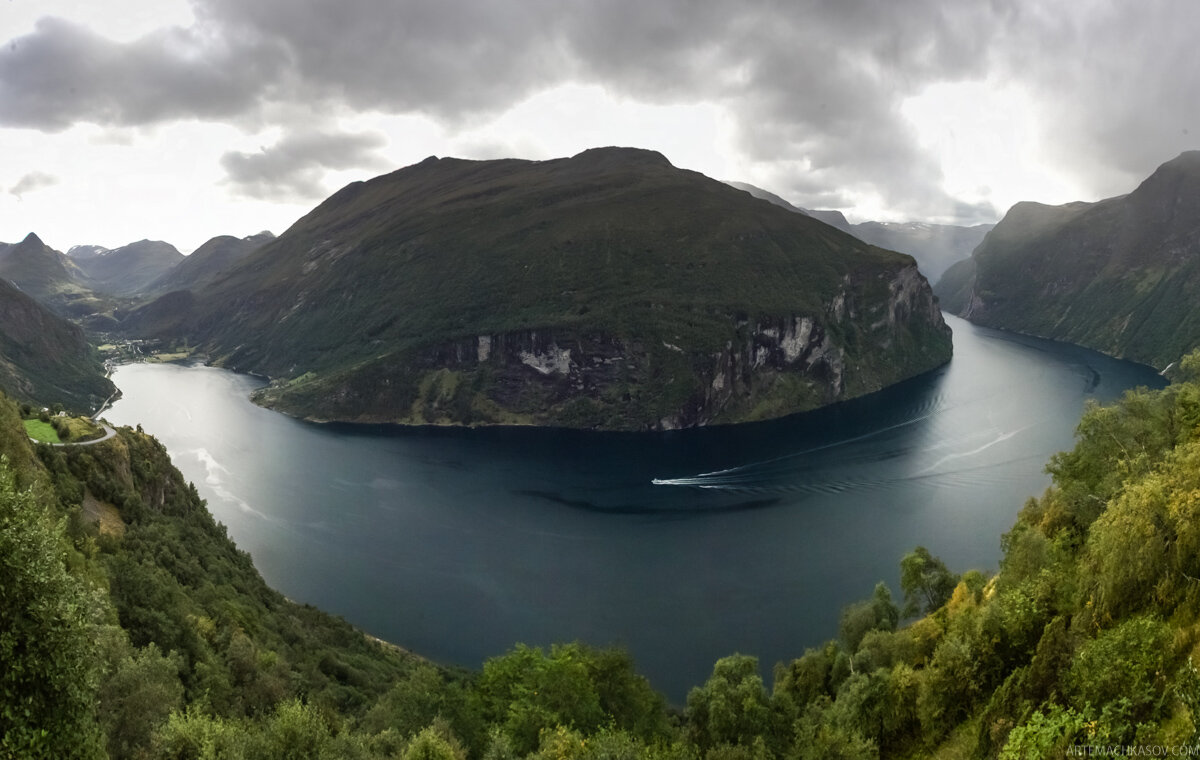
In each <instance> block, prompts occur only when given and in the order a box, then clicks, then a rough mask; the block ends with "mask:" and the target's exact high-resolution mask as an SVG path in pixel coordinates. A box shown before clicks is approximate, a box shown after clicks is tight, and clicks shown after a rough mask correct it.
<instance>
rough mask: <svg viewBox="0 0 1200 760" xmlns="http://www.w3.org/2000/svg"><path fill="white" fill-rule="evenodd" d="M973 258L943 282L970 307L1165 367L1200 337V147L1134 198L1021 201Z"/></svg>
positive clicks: (984, 319) (958, 303) (971, 314)
mask: <svg viewBox="0 0 1200 760" xmlns="http://www.w3.org/2000/svg"><path fill="white" fill-rule="evenodd" d="M972 259H973V263H972V264H963V265H960V266H959V267H957V268H956V269H955V270H952V271H951V272H948V273H947V275H946V282H945V283H944V284H939V287H938V291H937V292H938V295H939V297H941V298H943V299H944V303H945V304H946V305H947V306H948V307H949V306H951V305H952V306H953V307H954V309H955V311H956V313H958V314H960V315H961V316H964V317H966V318H967V319H970V320H971V321H973V322H976V323H979V324H983V325H989V326H992V327H1001V328H1004V329H1009V330H1016V331H1019V332H1025V333H1031V334H1035V335H1043V336H1047V337H1051V338H1056V339H1059V340H1065V341H1070V342H1072V343H1079V344H1081V345H1085V346H1089V347H1091V348H1096V349H1099V350H1101V351H1104V352H1106V353H1109V354H1112V355H1115V356H1121V357H1126V358H1129V359H1133V360H1136V361H1140V362H1144V363H1147V364H1152V365H1154V366H1157V367H1165V366H1166V365H1168V364H1170V363H1172V362H1175V361H1177V360H1178V359H1179V357H1180V356H1182V355H1183V354H1184V353H1186V352H1187V351H1188V350H1190V349H1191V348H1193V347H1195V346H1197V345H1200V307H1198V306H1197V303H1196V299H1195V297H1194V294H1195V293H1197V292H1200V151H1191V152H1187V153H1184V154H1182V155H1180V156H1179V157H1178V158H1176V159H1174V160H1172V161H1170V162H1168V163H1166V164H1163V165H1162V166H1160V167H1159V168H1158V170H1157V171H1155V172H1154V174H1153V175H1151V176H1150V177H1149V178H1148V179H1147V180H1146V181H1145V182H1143V183H1142V184H1141V185H1140V186H1139V187H1138V188H1137V189H1136V190H1134V191H1133V192H1132V193H1130V194H1129V195H1125V196H1119V197H1116V198H1109V199H1107V200H1103V201H1099V202H1097V203H1071V204H1067V205H1065V206H1053V207H1052V206H1044V205H1041V204H1037V203H1018V204H1017V205H1016V206H1014V207H1013V208H1012V209H1011V210H1010V211H1009V212H1008V214H1007V215H1006V216H1005V217H1004V219H1003V220H1001V222H1000V224H998V225H997V226H996V228H995V229H994V230H992V231H991V232H990V233H988V235H987V237H986V238H985V239H984V241H983V242H982V243H981V244H980V245H979V247H978V248H977V249H976V251H975V253H974V255H973V257H972ZM972 267H973V268H974V272H971V268H972Z"/></svg>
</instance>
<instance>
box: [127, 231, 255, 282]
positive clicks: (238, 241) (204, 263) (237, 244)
mask: <svg viewBox="0 0 1200 760" xmlns="http://www.w3.org/2000/svg"><path fill="white" fill-rule="evenodd" d="M274 239H275V236H274V235H272V234H271V233H270V232H260V233H258V234H257V235H251V236H249V237H244V238H236V237H233V236H231V235H220V236H218V237H215V238H212V239H211V240H209V241H207V242H206V243H205V244H204V245H202V246H200V247H199V248H197V249H196V250H194V251H192V253H191V254H189V255H188V256H185V257H183V260H182V261H180V262H178V263H177V264H176V265H175V266H173V267H171V269H170V270H168V271H167V272H166V273H164V274H163V275H162V276H160V277H158V278H157V279H156V280H154V281H153V282H152V283H150V284H149V285H148V286H147V287H146V292H148V293H155V294H162V293H169V292H171V291H173V290H196V289H199V288H203V287H204V286H206V285H209V284H211V283H212V282H213V281H214V280H216V279H217V277H219V276H220V275H221V274H222V273H224V272H225V270H227V269H229V268H230V267H232V266H233V265H234V264H236V263H237V262H239V261H241V260H242V259H244V258H246V257H247V256H249V255H250V254H251V253H253V252H254V251H255V250H257V249H259V248H261V247H262V246H264V245H266V244H267V243H269V242H271V241H272V240H274Z"/></svg>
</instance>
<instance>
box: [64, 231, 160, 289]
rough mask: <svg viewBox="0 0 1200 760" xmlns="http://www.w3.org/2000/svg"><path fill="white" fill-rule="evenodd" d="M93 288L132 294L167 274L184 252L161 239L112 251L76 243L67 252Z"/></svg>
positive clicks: (143, 241) (124, 246)
mask: <svg viewBox="0 0 1200 760" xmlns="http://www.w3.org/2000/svg"><path fill="white" fill-rule="evenodd" d="M67 256H68V257H69V258H71V259H72V260H73V261H74V262H75V264H76V266H78V267H79V269H80V270H82V271H83V273H84V275H85V276H86V277H87V279H88V280H89V281H90V283H89V284H90V285H91V286H92V288H93V289H95V290H99V291H101V292H104V293H108V294H111V295H116V296H131V295H135V294H137V293H140V292H142V291H143V290H144V289H145V288H146V286H147V285H149V284H150V283H151V282H153V281H154V280H157V279H158V278H160V277H162V276H163V275H165V274H166V273H167V272H169V271H170V270H171V269H173V268H174V267H175V266H176V265H178V264H180V263H182V262H183V260H184V255H183V254H182V253H180V252H179V251H178V250H177V249H176V248H175V246H173V245H171V244H170V243H164V242H162V241H161V240H139V241H138V242H136V243H130V244H129V245H123V246H121V247H120V248H113V249H111V250H108V249H104V248H101V247H99V246H76V247H74V248H71V249H70V250H69V251H67Z"/></svg>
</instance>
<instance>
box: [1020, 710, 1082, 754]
mask: <svg viewBox="0 0 1200 760" xmlns="http://www.w3.org/2000/svg"><path fill="white" fill-rule="evenodd" d="M1086 725H1087V721H1086V720H1085V719H1084V717H1083V716H1082V715H1081V714H1079V713H1078V712H1076V711H1075V710H1073V709H1070V708H1067V709H1063V708H1062V707H1059V706H1057V705H1054V706H1052V707H1051V708H1050V710H1049V712H1047V713H1042V712H1041V711H1038V712H1035V713H1034V714H1033V715H1032V716H1031V717H1030V718H1029V721H1028V722H1027V723H1024V724H1022V725H1020V726H1017V727H1016V728H1014V729H1013V730H1012V731H1011V732H1010V733H1009V735H1008V741H1007V743H1006V744H1005V745H1004V750H1003V751H1002V752H1001V753H1000V758H1001V760H1043V758H1048V757H1066V756H1067V748H1068V747H1071V746H1072V745H1074V744H1076V743H1077V742H1076V738H1077V737H1078V736H1079V735H1080V734H1082V733H1083V731H1084V727H1085V726H1086Z"/></svg>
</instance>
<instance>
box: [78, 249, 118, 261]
mask: <svg viewBox="0 0 1200 760" xmlns="http://www.w3.org/2000/svg"><path fill="white" fill-rule="evenodd" d="M111 250H112V249H111V248H105V247H104V246H102V245H73V246H71V247H70V248H68V249H67V258H70V259H74V260H75V261H83V260H85V259H94V258H96V257H97V256H103V255H104V254H106V253H108V252H109V251H111Z"/></svg>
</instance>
